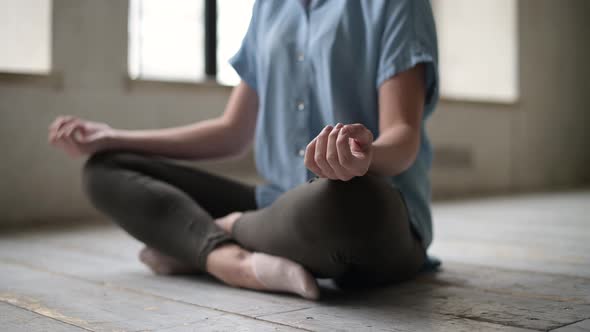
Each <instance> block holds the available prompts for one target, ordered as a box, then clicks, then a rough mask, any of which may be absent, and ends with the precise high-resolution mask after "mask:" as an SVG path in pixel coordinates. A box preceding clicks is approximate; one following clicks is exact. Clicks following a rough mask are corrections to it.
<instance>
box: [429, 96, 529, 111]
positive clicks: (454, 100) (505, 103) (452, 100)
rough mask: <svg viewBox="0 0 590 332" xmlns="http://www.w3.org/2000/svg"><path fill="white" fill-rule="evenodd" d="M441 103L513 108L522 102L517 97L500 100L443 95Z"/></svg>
mask: <svg viewBox="0 0 590 332" xmlns="http://www.w3.org/2000/svg"><path fill="white" fill-rule="evenodd" d="M439 102H440V103H441V104H447V105H458V104H461V105H471V106H483V107H486V106H495V107H499V108H506V109H511V108H513V107H516V106H518V105H519V104H520V99H519V98H516V99H514V100H500V99H491V98H490V99H483V98H481V99H475V98H460V97H451V96H441V97H440V99H439Z"/></svg>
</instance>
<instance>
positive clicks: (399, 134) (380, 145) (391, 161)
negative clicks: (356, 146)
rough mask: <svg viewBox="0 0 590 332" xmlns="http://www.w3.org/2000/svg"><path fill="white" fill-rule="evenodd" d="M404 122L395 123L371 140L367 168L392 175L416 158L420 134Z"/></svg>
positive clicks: (409, 164) (403, 169) (402, 169)
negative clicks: (369, 163) (371, 145)
mask: <svg viewBox="0 0 590 332" xmlns="http://www.w3.org/2000/svg"><path fill="white" fill-rule="evenodd" d="M416 130H418V129H415V128H412V127H411V126H409V125H406V124H400V125H395V126H392V127H390V128H388V129H387V130H386V131H384V132H382V133H381V134H380V135H379V137H378V138H377V139H376V140H375V141H374V142H373V159H372V161H371V165H370V167H369V170H370V171H372V172H374V173H377V174H380V175H385V176H394V175H398V174H400V173H402V172H403V171H405V170H406V169H408V168H409V167H410V166H411V165H412V164H413V163H414V160H415V159H416V155H417V154H418V149H419V145H420V135H419V133H416V132H415V131H416Z"/></svg>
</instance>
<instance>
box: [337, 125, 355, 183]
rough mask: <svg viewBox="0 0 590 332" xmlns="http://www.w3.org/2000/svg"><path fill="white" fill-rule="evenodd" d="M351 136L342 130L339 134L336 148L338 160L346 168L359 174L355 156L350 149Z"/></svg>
mask: <svg viewBox="0 0 590 332" xmlns="http://www.w3.org/2000/svg"><path fill="white" fill-rule="evenodd" d="M349 140H350V137H349V135H348V134H347V133H346V132H345V131H343V130H340V134H339V135H338V139H337V140H336V148H337V149H338V160H339V161H340V164H341V165H342V166H343V167H344V168H346V169H347V170H349V171H351V172H352V173H353V174H354V175H358V174H357V172H355V162H356V160H355V157H354V155H353V154H352V152H351V151H350V142H349Z"/></svg>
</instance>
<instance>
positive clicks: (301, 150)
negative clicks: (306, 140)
mask: <svg viewBox="0 0 590 332" xmlns="http://www.w3.org/2000/svg"><path fill="white" fill-rule="evenodd" d="M297 153H298V154H299V157H303V156H305V150H304V149H299V152H297Z"/></svg>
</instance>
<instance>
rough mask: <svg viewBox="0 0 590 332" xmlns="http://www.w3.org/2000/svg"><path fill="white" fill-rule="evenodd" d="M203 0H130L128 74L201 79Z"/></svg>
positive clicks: (135, 76)
mask: <svg viewBox="0 0 590 332" xmlns="http://www.w3.org/2000/svg"><path fill="white" fill-rule="evenodd" d="M203 10H204V1H195V0H166V1H162V0H131V1H130V3H129V76H130V77H131V78H132V79H147V80H161V81H189V82H191V81H201V80H203V79H204V78H205V60H204V57H205V50H204V12H203Z"/></svg>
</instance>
